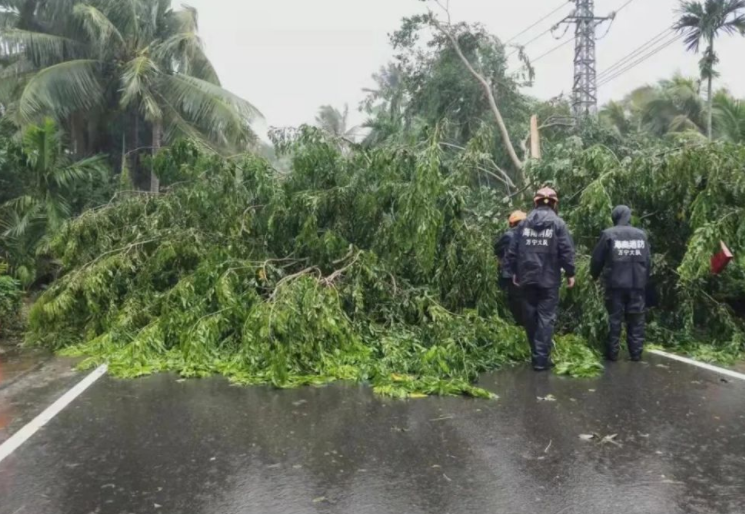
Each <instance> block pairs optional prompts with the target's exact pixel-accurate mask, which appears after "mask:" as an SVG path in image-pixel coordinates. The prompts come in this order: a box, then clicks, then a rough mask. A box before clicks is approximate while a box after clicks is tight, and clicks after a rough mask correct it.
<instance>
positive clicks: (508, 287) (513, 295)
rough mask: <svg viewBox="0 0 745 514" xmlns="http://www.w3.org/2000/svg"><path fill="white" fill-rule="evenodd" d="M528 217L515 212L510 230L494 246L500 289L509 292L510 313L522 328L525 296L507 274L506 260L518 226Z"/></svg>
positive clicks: (520, 212) (510, 220)
mask: <svg viewBox="0 0 745 514" xmlns="http://www.w3.org/2000/svg"><path fill="white" fill-rule="evenodd" d="M527 216H528V215H527V214H525V213H524V212H523V211H515V212H513V213H512V214H510V219H509V223H510V229H509V230H508V231H507V232H505V233H504V234H503V235H502V237H500V238H499V239H498V240H497V241H496V243H495V244H494V255H496V256H497V259H498V260H499V287H500V288H501V289H502V290H505V291H507V304H508V305H509V307H510V312H512V317H513V318H515V322H516V323H517V324H518V325H520V326H523V296H522V294H521V293H520V288H519V287H517V286H516V285H515V284H514V282H513V281H512V275H511V274H509V273H508V272H507V270H506V268H505V260H506V259H507V251H508V250H509V249H510V244H512V240H513V239H514V238H515V234H516V233H517V232H516V231H517V226H518V225H519V224H520V222H521V221H523V220H524V219H525V218H526V217H527Z"/></svg>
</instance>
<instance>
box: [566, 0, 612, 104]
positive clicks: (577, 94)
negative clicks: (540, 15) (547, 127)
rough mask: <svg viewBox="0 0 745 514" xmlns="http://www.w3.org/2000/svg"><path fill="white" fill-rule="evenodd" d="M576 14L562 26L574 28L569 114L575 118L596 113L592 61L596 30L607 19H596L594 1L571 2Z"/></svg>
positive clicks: (596, 86) (595, 77)
mask: <svg viewBox="0 0 745 514" xmlns="http://www.w3.org/2000/svg"><path fill="white" fill-rule="evenodd" d="M574 2H575V3H576V4H577V8H576V9H575V11H574V12H573V13H572V14H571V15H569V16H567V17H566V18H564V19H563V20H562V21H561V22H560V24H561V23H566V24H569V25H572V24H573V25H575V29H574V34H575V47H574V87H573V88H572V112H573V114H574V116H576V117H578V118H582V117H584V116H588V115H592V114H596V113H597V110H598V84H597V61H596V59H595V39H596V36H595V29H596V28H597V27H598V26H599V25H600V24H602V23H603V22H605V21H612V20H613V19H614V17H615V14H616V13H611V14H610V16H605V17H598V16H595V0H574Z"/></svg>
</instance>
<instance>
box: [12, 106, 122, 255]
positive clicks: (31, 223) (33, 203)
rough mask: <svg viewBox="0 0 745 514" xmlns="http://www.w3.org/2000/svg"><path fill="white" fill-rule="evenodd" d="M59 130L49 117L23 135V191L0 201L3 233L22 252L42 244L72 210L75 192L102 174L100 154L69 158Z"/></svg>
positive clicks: (35, 248) (103, 172)
mask: <svg viewBox="0 0 745 514" xmlns="http://www.w3.org/2000/svg"><path fill="white" fill-rule="evenodd" d="M62 140H63V136H62V133H61V132H60V131H59V130H58V129H57V125H56V124H55V122H54V121H53V120H51V119H47V120H46V121H45V122H44V123H43V124H42V125H41V126H31V127H29V128H28V129H27V130H26V132H25V133H24V136H23V155H24V157H25V161H26V162H25V166H24V169H23V171H24V182H25V187H24V192H23V194H22V195H21V196H18V197H17V198H14V199H12V200H9V201H7V202H6V203H5V204H3V206H2V209H3V211H4V213H3V214H4V216H3V226H4V229H5V231H4V234H3V235H4V236H5V237H6V238H10V239H11V240H13V241H15V242H16V243H18V242H20V246H22V247H23V248H24V250H26V251H30V252H33V251H34V250H37V249H39V248H41V247H43V244H42V243H43V242H44V241H46V240H48V238H49V237H50V236H51V235H53V234H54V233H56V232H57V231H58V230H59V229H60V227H61V226H62V224H63V223H64V222H65V220H67V219H68V218H70V216H71V215H72V214H74V212H73V201H74V199H75V198H74V197H75V196H76V195H75V192H76V190H77V189H79V188H80V187H82V186H84V185H86V184H88V183H89V182H90V181H91V180H93V179H94V177H96V176H101V177H105V176H106V174H107V172H108V168H107V164H106V159H105V157H104V156H94V157H87V158H85V159H82V160H79V161H73V160H71V159H70V155H69V152H67V151H66V150H65V148H64V146H63V144H62Z"/></svg>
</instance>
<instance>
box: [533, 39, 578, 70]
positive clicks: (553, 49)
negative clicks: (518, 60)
mask: <svg viewBox="0 0 745 514" xmlns="http://www.w3.org/2000/svg"><path fill="white" fill-rule="evenodd" d="M575 39H577V36H574V37H572V38H569V39H567V40H566V41H562V42H561V43H559V44H558V45H556V46H554V47H553V48H551V49H550V50H548V51H546V52H544V53H542V54H541V55H539V56H538V57H536V58H535V59H531V60H530V63H531V64H533V63H536V62H538V61H540V60H541V59H543V58H544V57H547V56H549V55H551V54H552V53H554V52H555V51H557V50H558V49H560V48H562V47H564V46H566V45H568V44H569V43H572V42H573V41H574V40H575Z"/></svg>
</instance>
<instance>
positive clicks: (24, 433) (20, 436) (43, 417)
mask: <svg viewBox="0 0 745 514" xmlns="http://www.w3.org/2000/svg"><path fill="white" fill-rule="evenodd" d="M107 369H108V366H107V365H106V364H103V365H101V366H99V367H98V368H96V369H95V370H94V371H93V372H91V373H90V374H89V375H88V376H87V377H85V378H84V379H83V380H81V381H80V382H78V384H77V385H76V386H75V387H73V388H72V389H70V390H69V391H67V392H66V393H65V394H63V395H62V396H61V397H60V398H59V399H58V400H57V401H56V402H54V403H53V404H52V405H50V406H49V407H47V408H46V410H45V411H44V412H42V413H41V414H39V415H38V416H36V417H35V418H34V419H32V420H31V421H30V422H29V423H28V424H27V425H26V426H24V427H23V428H22V429H20V430H19V431H18V432H16V433H15V434H13V435H12V436H11V437H10V439H8V440H7V441H5V442H4V443H3V444H1V445H0V462H2V461H3V460H5V458H6V457H7V456H8V455H10V454H11V453H13V452H14V451H16V450H17V449H18V448H19V447H20V446H21V445H22V444H23V443H25V442H26V441H27V440H28V439H29V438H30V437H31V436H32V435H34V434H35V433H36V432H38V431H39V429H40V428H41V427H43V426H44V425H46V424H47V423H49V421H50V420H51V419H52V418H54V417H55V416H56V415H57V414H59V413H60V411H62V409H64V408H65V407H67V406H68V405H70V403H72V401H73V400H74V399H75V398H77V397H78V396H80V395H81V394H82V393H83V391H85V390H86V389H88V388H89V387H90V386H91V385H92V384H93V383H94V382H95V381H96V380H98V379H99V378H101V377H102V376H103V375H104V373H106V370H107Z"/></svg>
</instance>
